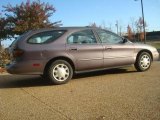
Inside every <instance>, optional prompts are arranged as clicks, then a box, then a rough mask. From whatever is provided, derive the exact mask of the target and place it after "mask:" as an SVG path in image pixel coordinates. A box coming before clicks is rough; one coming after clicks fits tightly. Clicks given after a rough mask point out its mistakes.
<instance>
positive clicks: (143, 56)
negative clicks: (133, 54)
mask: <svg viewBox="0 0 160 120" xmlns="http://www.w3.org/2000/svg"><path fill="white" fill-rule="evenodd" d="M151 63H152V58H151V55H150V54H149V53H148V52H141V53H140V54H139V55H138V57H137V59H136V63H135V68H136V69H137V71H140V72H143V71H146V70H148V69H149V68H150V66H151Z"/></svg>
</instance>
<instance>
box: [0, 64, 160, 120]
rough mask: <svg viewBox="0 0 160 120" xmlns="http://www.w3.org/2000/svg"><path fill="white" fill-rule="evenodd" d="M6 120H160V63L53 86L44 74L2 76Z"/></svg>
mask: <svg viewBox="0 0 160 120" xmlns="http://www.w3.org/2000/svg"><path fill="white" fill-rule="evenodd" d="M0 119H1V120H115V119H116V120H121V119H123V120H159V119H160V62H155V63H153V65H152V67H151V69H150V70H149V71H146V72H136V70H135V69H134V67H126V68H121V69H112V70H105V71H99V72H92V73H85V74H78V75H77V76H75V77H74V78H73V79H72V80H71V81H69V83H68V84H64V85H59V86H54V85H49V84H48V83H47V82H45V81H44V80H43V79H41V78H40V77H39V76H18V75H8V74H6V75H5V74H4V75H0Z"/></svg>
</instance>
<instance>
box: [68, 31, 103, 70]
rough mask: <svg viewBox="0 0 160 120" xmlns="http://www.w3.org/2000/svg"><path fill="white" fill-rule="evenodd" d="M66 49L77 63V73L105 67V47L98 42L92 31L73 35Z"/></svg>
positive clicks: (69, 38)
mask: <svg viewBox="0 0 160 120" xmlns="http://www.w3.org/2000/svg"><path fill="white" fill-rule="evenodd" d="M66 49H67V53H68V54H69V55H70V57H72V59H73V60H74V61H75V63H76V65H75V66H76V71H83V70H91V69H98V68H102V67H103V46H102V45H101V44H100V43H98V42H97V39H96V37H95V35H94V33H93V31H92V30H91V29H87V30H82V31H79V32H75V33H73V34H71V35H70V36H69V37H68V39H67V44H66Z"/></svg>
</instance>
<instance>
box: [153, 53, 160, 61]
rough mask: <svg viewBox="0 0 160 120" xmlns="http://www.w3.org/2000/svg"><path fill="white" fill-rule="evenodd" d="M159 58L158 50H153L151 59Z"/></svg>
mask: <svg viewBox="0 0 160 120" xmlns="http://www.w3.org/2000/svg"><path fill="white" fill-rule="evenodd" d="M159 58H160V55H159V53H158V51H155V52H153V61H157V60H159Z"/></svg>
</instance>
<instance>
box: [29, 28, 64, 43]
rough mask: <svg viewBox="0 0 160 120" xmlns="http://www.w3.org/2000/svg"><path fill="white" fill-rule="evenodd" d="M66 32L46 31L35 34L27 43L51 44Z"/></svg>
mask: <svg viewBox="0 0 160 120" xmlns="http://www.w3.org/2000/svg"><path fill="white" fill-rule="evenodd" d="M64 33H65V31H64V30H63V31H62V30H55V31H46V32H41V33H37V34H34V35H33V36H31V37H30V38H29V39H28V40H27V42H28V43H30V44H45V43H50V42H53V41H55V40H56V39H58V38H59V37H61V36H62V35H63V34H64Z"/></svg>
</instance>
